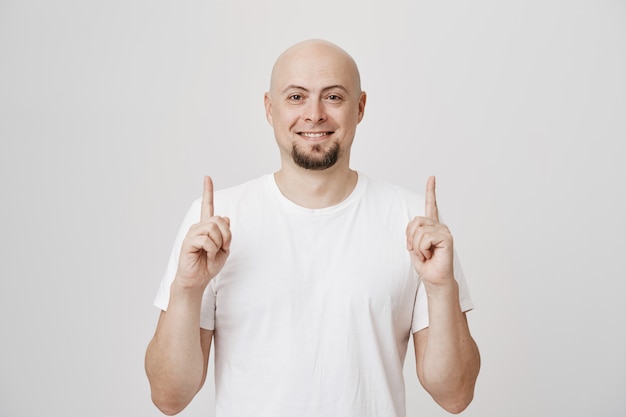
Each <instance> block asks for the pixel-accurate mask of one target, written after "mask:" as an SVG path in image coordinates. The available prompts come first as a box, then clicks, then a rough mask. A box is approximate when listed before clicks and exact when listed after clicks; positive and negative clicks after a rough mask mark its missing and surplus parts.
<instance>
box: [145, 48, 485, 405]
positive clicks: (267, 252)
mask: <svg viewBox="0 0 626 417" xmlns="http://www.w3.org/2000/svg"><path fill="white" fill-rule="evenodd" d="M365 103H366V94H365V92H363V91H362V90H361V83H360V77H359V71H358V69H357V65H356V64H355V62H354V60H353V59H352V58H351V57H350V56H349V55H348V54H347V53H346V52H345V51H344V50H342V49H341V48H339V47H338V46H336V45H334V44H332V43H329V42H325V41H321V40H310V41H306V42H302V43H299V44H297V45H294V46H292V47H291V48H289V49H287V50H286V51H285V52H284V53H283V54H282V55H280V57H279V58H278V59H277V61H276V64H275V65H274V68H273V70H272V75H271V83H270V89H269V92H267V93H266V94H265V112H266V116H267V120H268V122H269V123H270V125H271V126H272V127H273V130H274V136H275V138H276V142H277V145H278V149H279V152H280V161H281V167H280V170H279V171H277V172H275V173H273V174H269V175H266V176H263V177H261V178H257V179H254V180H251V181H249V182H247V183H244V184H242V185H239V186H236V187H233V188H230V189H225V190H220V191H216V192H214V190H213V183H212V181H211V178H210V177H205V181H204V192H203V196H202V198H201V199H198V200H196V201H195V202H194V203H193V204H192V206H191V208H190V209H189V212H188V213H187V216H186V217H185V219H184V221H183V224H182V225H181V228H180V232H179V234H178V237H177V239H176V242H175V244H174V249H173V251H172V255H171V258H170V261H169V264H168V267H167V270H166V273H165V276H164V278H163V281H162V283H161V287H160V289H159V292H158V294H157V297H156V300H155V304H156V306H158V307H159V308H160V309H161V313H160V314H161V315H160V317H159V322H158V325H157V329H156V332H155V335H154V338H153V339H152V341H151V343H150V345H149V346H148V349H147V353H146V372H147V374H148V378H149V381H150V386H151V390H152V399H153V401H154V403H155V404H156V405H157V407H158V408H159V409H160V410H161V411H163V412H164V413H165V414H169V415H171V414H176V413H178V412H179V411H181V410H182V409H183V408H185V407H186V406H187V404H189V402H190V401H191V400H192V399H193V397H194V396H195V394H196V393H197V392H198V391H199V390H200V388H201V387H202V385H203V384H204V381H205V379H206V376H207V364H208V358H209V352H210V348H211V344H212V343H214V345H215V384H216V415H217V416H218V417H241V416H256V417H258V416H267V417H281V416H285V417H287V416H289V417H294V416H298V417H304V416H311V417H320V416H354V417H356V416H358V417H365V416H376V417H381V416H390V417H391V416H393V417H402V416H405V397H404V395H405V391H404V380H403V364H404V359H405V356H406V353H407V347H408V342H409V340H410V338H411V336H412V338H413V346H414V350H415V358H416V363H417V370H416V371H417V376H418V378H419V380H420V382H421V384H422V385H423V387H424V388H425V389H426V390H427V391H428V392H429V393H430V395H431V396H432V397H433V399H434V400H435V401H436V402H437V403H439V404H440V405H441V406H442V407H443V408H445V409H446V410H448V411H450V412H452V413H458V412H460V411H462V410H463V409H465V408H466V407H467V405H468V404H469V403H470V402H471V400H472V398H473V392H474V385H475V382H476V378H477V375H478V371H479V367H480V364H479V362H480V361H479V354H478V349H477V347H476V344H475V343H474V341H473V339H472V337H471V335H470V332H469V329H468V325H467V320H466V317H465V312H466V311H468V310H470V309H471V308H472V307H473V305H472V302H471V299H470V297H469V294H468V290H467V286H466V283H465V279H464V277H463V273H462V270H461V269H460V267H459V265H458V263H457V262H456V257H455V255H454V250H453V242H452V236H451V234H450V231H449V230H448V228H447V227H446V226H445V225H443V224H442V223H440V222H439V217H438V209H437V204H436V196H435V180H434V178H433V177H431V178H429V179H428V181H427V187H426V194H425V196H423V197H422V196H419V195H417V194H414V193H413V192H410V191H407V190H405V189H402V188H399V187H396V186H392V185H389V184H386V183H384V182H381V181H377V180H374V179H372V178H369V177H367V176H366V175H365V174H364V173H362V172H357V171H354V170H353V169H351V168H350V149H351V147H352V142H353V140H354V137H355V133H356V127H357V125H358V124H359V122H360V121H361V120H362V118H363V114H364V110H365Z"/></svg>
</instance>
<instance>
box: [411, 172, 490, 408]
mask: <svg viewBox="0 0 626 417" xmlns="http://www.w3.org/2000/svg"><path fill="white" fill-rule="evenodd" d="M407 249H408V250H409V251H410V253H411V259H412V262H413V266H414V268H415V270H416V271H417V273H418V274H419V276H420V279H421V280H422V282H423V283H424V288H425V290H426V294H427V297H428V317H429V327H427V328H425V329H423V330H420V331H418V332H416V333H415V334H413V341H414V344H415V361H416V366H417V376H418V378H419V380H420V383H421V384H422V386H423V387H424V388H425V389H426V391H428V393H429V394H430V395H431V396H432V397H433V399H434V400H435V401H436V402H437V403H438V404H439V405H440V406H441V407H443V408H444V409H445V410H447V411H449V412H451V413H455V414H456V413H460V412H461V411H463V410H464V409H465V408H466V407H467V406H468V405H469V403H470V402H471V401H472V398H473V396H474V386H475V384H476V378H477V377H478V372H479V369H480V355H479V352H478V347H477V346H476V343H475V342H474V340H473V339H472V336H471V335H470V331H469V327H468V324H467V318H466V316H465V313H463V312H462V311H461V307H460V302H459V287H458V284H457V281H456V280H455V279H454V268H453V246H452V235H451V234H450V231H449V230H448V228H447V227H446V226H445V225H444V224H442V223H440V222H439V215H438V210H437V201H436V197H435V178H434V177H430V178H429V179H428V184H427V186H426V211H425V216H424V217H416V218H415V219H413V220H412V221H411V222H410V223H409V225H408V226H407Z"/></svg>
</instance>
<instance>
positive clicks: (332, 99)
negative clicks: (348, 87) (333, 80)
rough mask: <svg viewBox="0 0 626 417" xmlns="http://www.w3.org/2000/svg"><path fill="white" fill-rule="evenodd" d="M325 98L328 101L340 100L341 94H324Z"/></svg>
mask: <svg viewBox="0 0 626 417" xmlns="http://www.w3.org/2000/svg"><path fill="white" fill-rule="evenodd" d="M326 99H327V100H329V101H341V96H339V95H337V94H329V95H328V96H326Z"/></svg>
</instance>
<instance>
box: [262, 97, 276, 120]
mask: <svg viewBox="0 0 626 417" xmlns="http://www.w3.org/2000/svg"><path fill="white" fill-rule="evenodd" d="M263 102H264V104H265V118H266V119H267V121H268V122H269V124H270V126H274V121H273V119H272V99H271V97H270V93H265V96H263Z"/></svg>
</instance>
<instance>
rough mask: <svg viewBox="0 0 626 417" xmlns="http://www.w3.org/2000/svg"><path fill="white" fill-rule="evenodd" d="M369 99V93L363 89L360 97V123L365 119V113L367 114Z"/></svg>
mask: <svg viewBox="0 0 626 417" xmlns="http://www.w3.org/2000/svg"><path fill="white" fill-rule="evenodd" d="M366 101H367V94H366V93H365V91H361V97H359V118H358V123H361V120H363V115H364V114H365V102H366Z"/></svg>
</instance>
